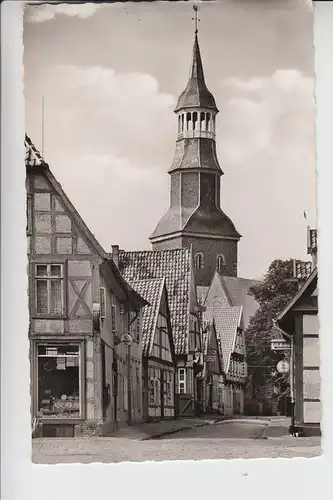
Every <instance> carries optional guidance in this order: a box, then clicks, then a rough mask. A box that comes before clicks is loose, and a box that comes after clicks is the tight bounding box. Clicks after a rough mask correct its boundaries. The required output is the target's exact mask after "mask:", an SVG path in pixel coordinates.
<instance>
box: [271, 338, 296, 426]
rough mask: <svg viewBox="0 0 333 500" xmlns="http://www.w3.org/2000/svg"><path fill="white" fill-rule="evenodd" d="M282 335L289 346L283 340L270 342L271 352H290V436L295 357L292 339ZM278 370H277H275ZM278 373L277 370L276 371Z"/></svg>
mask: <svg viewBox="0 0 333 500" xmlns="http://www.w3.org/2000/svg"><path fill="white" fill-rule="evenodd" d="M283 335H285V336H286V337H288V339H289V340H290V344H288V342H286V341H285V340H280V339H273V340H272V341H271V349H272V351H290V369H289V376H290V397H291V422H290V427H289V432H290V434H294V431H295V384H294V357H295V346H294V338H293V337H292V336H291V335H288V333H286V332H285V331H283ZM277 369H278V368H277ZM278 371H279V370H278Z"/></svg>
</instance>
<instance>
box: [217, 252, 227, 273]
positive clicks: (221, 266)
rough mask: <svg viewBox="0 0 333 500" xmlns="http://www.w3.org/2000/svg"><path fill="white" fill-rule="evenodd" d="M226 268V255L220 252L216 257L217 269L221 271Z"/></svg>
mask: <svg viewBox="0 0 333 500" xmlns="http://www.w3.org/2000/svg"><path fill="white" fill-rule="evenodd" d="M224 268H225V258H224V255H222V254H220V255H218V256H217V257H216V269H217V270H218V272H219V273H221V272H222V271H223V270H224Z"/></svg>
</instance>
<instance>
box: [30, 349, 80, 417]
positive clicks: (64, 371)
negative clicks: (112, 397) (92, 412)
mask: <svg viewBox="0 0 333 500" xmlns="http://www.w3.org/2000/svg"><path fill="white" fill-rule="evenodd" d="M80 365H81V359H80V346H79V345H51V344H43V345H41V344H39V345H37V380H38V385H37V391H38V395H37V402H38V409H37V411H38V413H39V415H40V416H42V417H43V418H80V417H81V380H80V379H81V375H80V368H81V367H80Z"/></svg>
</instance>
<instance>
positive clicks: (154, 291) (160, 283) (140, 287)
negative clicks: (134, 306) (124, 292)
mask: <svg viewBox="0 0 333 500" xmlns="http://www.w3.org/2000/svg"><path fill="white" fill-rule="evenodd" d="M130 285H131V287H132V288H134V290H136V291H137V292H138V293H139V294H140V295H141V297H143V298H144V299H146V300H147V302H149V304H148V305H146V306H145V307H144V308H143V309H142V311H141V332H142V336H141V346H142V355H143V356H149V353H150V350H151V347H152V345H153V341H154V335H155V329H156V322H157V318H158V313H159V310H160V306H161V299H162V294H163V289H164V286H165V278H156V279H149V280H139V281H131V282H130Z"/></svg>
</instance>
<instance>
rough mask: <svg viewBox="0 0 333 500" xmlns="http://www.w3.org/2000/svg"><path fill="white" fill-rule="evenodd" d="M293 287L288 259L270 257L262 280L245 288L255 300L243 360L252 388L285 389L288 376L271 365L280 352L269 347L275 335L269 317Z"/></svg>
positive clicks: (277, 358) (291, 261) (272, 317)
mask: <svg viewBox="0 0 333 500" xmlns="http://www.w3.org/2000/svg"><path fill="white" fill-rule="evenodd" d="M297 290H298V284H297V281H296V280H295V279H294V276H293V260H292V259H289V260H285V261H283V260H278V259H277V260H274V261H273V262H272V263H271V265H270V266H269V268H268V271H267V273H266V275H265V277H264V279H263V281H261V282H260V283H259V284H257V285H255V286H253V287H252V288H250V290H249V294H250V295H252V296H253V297H254V298H255V300H256V301H257V302H258V303H259V308H258V309H257V311H256V313H255V314H254V315H253V317H252V318H251V320H250V323H249V326H248V328H247V330H246V332H245V337H246V345H247V347H246V348H247V362H248V365H249V373H250V375H251V382H252V387H254V389H257V388H259V387H260V386H262V385H266V384H271V385H272V386H274V387H275V388H276V390H277V392H278V394H283V393H286V392H287V388H288V384H289V382H288V376H283V377H281V376H277V374H276V369H275V367H276V364H277V362H278V361H279V360H280V359H281V357H283V352H281V351H280V352H279V351H278V352H274V351H272V350H271V340H273V338H276V336H277V332H276V328H275V326H274V322H273V320H274V319H275V317H276V316H277V315H278V313H279V312H280V311H281V310H282V309H283V308H284V307H285V306H286V304H287V303H288V302H289V301H290V300H291V298H292V297H293V296H294V295H295V293H296V292H297Z"/></svg>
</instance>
